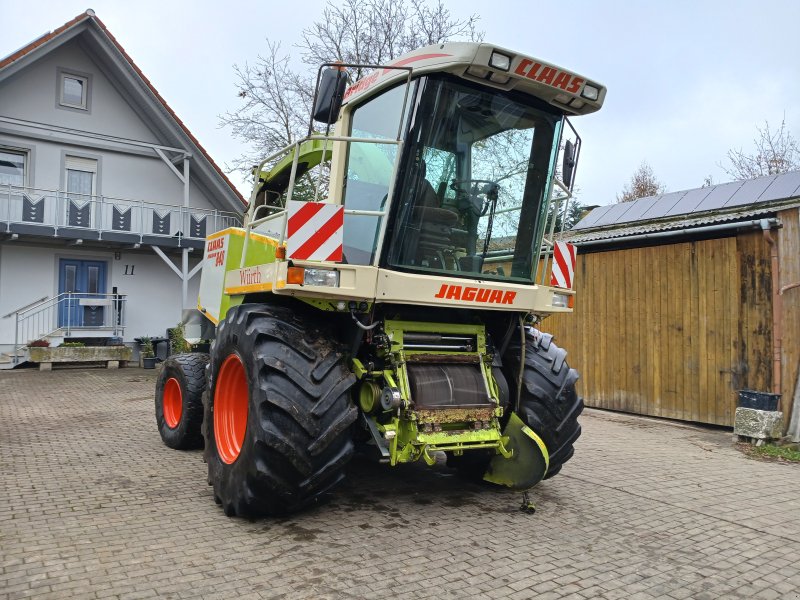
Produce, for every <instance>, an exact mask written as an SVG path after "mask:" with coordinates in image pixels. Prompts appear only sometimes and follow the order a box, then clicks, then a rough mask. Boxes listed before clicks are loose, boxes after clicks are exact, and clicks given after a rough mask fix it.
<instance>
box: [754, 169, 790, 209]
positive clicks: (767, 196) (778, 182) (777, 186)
mask: <svg viewBox="0 0 800 600" xmlns="http://www.w3.org/2000/svg"><path fill="white" fill-rule="evenodd" d="M795 196H800V171H794V172H792V173H784V174H783V175H778V176H777V177H776V178H775V180H774V181H773V182H772V183H771V184H770V186H769V187H768V188H767V189H766V190H764V193H763V194H761V197H760V198H759V199H758V200H759V202H769V201H771V200H781V199H783V198H793V197H795Z"/></svg>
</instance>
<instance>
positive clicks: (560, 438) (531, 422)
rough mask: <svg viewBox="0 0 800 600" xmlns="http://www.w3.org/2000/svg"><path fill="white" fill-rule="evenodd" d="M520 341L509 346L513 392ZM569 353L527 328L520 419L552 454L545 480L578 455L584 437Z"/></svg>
mask: <svg viewBox="0 0 800 600" xmlns="http://www.w3.org/2000/svg"><path fill="white" fill-rule="evenodd" d="M520 354H521V352H520V340H519V337H518V336H515V340H514V341H513V342H512V344H511V345H510V346H509V348H508V351H507V353H506V358H505V359H504V360H503V364H504V365H508V367H509V371H508V373H509V375H511V374H514V376H513V377H511V376H510V377H509V382H511V386H512V389H515V388H516V381H517V380H516V375H517V374H518V373H519V367H520V364H519V363H520ZM566 356H567V352H566V350H564V349H563V348H559V347H558V346H556V344H554V343H553V336H552V335H550V334H549V333H542V332H541V331H539V330H537V329H533V328H532V327H527V328H526V329H525V365H524V372H523V375H522V392H521V397H520V401H519V417H520V418H521V419H522V420H523V421H524V422H525V424H526V425H527V426H528V427H530V428H531V429H533V431H534V432H536V434H537V435H538V436H539V437H540V438H542V441H543V442H544V443H545V446H547V451H548V453H549V454H550V463H549V467H548V469H547V474H546V475H545V477H544V478H545V479H548V478H550V477H552V476H553V475H555V474H556V473H558V472H559V471H560V470H561V467H562V466H563V465H564V463H565V462H567V461H568V460H569V459H570V458H571V457H572V455H573V454H574V452H575V449H574V446H573V445H574V443H575V441H576V440H577V439H578V438H579V437H580V435H581V426H580V424H579V423H578V416H579V415H580V414H581V412H583V399H582V398H581V397H580V396H578V393H577V392H576V390H575V383H576V382H577V381H578V372H577V371H576V370H575V369H570V368H569V365H568V364H567V362H566Z"/></svg>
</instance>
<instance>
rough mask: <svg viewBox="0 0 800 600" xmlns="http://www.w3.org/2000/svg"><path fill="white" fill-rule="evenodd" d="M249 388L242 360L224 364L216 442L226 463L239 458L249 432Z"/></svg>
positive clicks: (216, 401)
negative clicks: (246, 434)
mask: <svg viewBox="0 0 800 600" xmlns="http://www.w3.org/2000/svg"><path fill="white" fill-rule="evenodd" d="M247 412H248V386H247V374H246V372H245V369H244V364H243V363H242V359H241V358H239V357H238V356H237V355H236V354H231V355H230V356H228V357H227V358H226V359H225V360H224V361H223V363H222V366H221V367H220V369H219V375H217V382H216V386H215V391H214V441H215V442H216V444H217V452H218V453H219V457H220V458H221V459H222V461H223V462H225V463H227V464H231V463H233V462H234V461H236V459H237V458H239V454H240V453H241V451H242V444H243V443H244V436H245V433H246V432H247Z"/></svg>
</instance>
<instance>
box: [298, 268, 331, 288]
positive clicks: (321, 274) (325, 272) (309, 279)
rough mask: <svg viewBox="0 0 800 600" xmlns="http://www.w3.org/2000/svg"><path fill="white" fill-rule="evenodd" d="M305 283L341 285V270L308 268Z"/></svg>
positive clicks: (327, 285)
mask: <svg viewBox="0 0 800 600" xmlns="http://www.w3.org/2000/svg"><path fill="white" fill-rule="evenodd" d="M303 285H318V286H322V287H339V271H335V270H333V269H306V270H305V274H304V275H303Z"/></svg>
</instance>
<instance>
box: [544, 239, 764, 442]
mask: <svg viewBox="0 0 800 600" xmlns="http://www.w3.org/2000/svg"><path fill="white" fill-rule="evenodd" d="M575 278H576V283H575V285H576V292H577V299H576V309H575V312H574V313H573V314H571V315H569V314H568V315H554V316H552V317H549V318H547V319H546V320H545V321H544V322H543V324H542V329H544V330H545V331H549V332H552V333H554V334H555V335H556V339H557V342H558V343H559V344H560V345H561V346H562V347H564V348H566V349H567V351H568V352H569V358H568V360H569V362H570V365H571V366H573V367H575V368H577V369H578V371H579V372H580V373H581V381H582V383H580V384H579V385H580V386H581V387H580V389H581V393H582V394H583V395H584V397H585V400H586V404H587V405H588V406H594V407H599V408H607V409H611V410H619V411H625V412H632V413H638V414H643V415H652V416H658V417H666V418H670V419H680V420H685V421H695V422H702V423H713V424H718V425H728V426H730V425H732V424H733V418H734V411H735V407H736V392H737V390H739V389H743V388H752V389H759V390H767V391H768V390H769V386H770V383H771V381H770V380H771V362H770V360H771V354H770V339H771V338H770V335H771V318H772V317H771V281H770V261H769V250H768V248H767V245H766V242H764V240H763V237H762V235H761V234H760V233H759V232H752V233H751V232H748V233H744V234H742V235H739V236H738V237H727V238H720V239H712V240H703V241H696V242H686V243H678V244H664V245H660V246H650V247H643V248H632V249H625V250H612V251H606V252H596V253H590V254H579V255H578V264H577V266H576V275H575Z"/></svg>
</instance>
